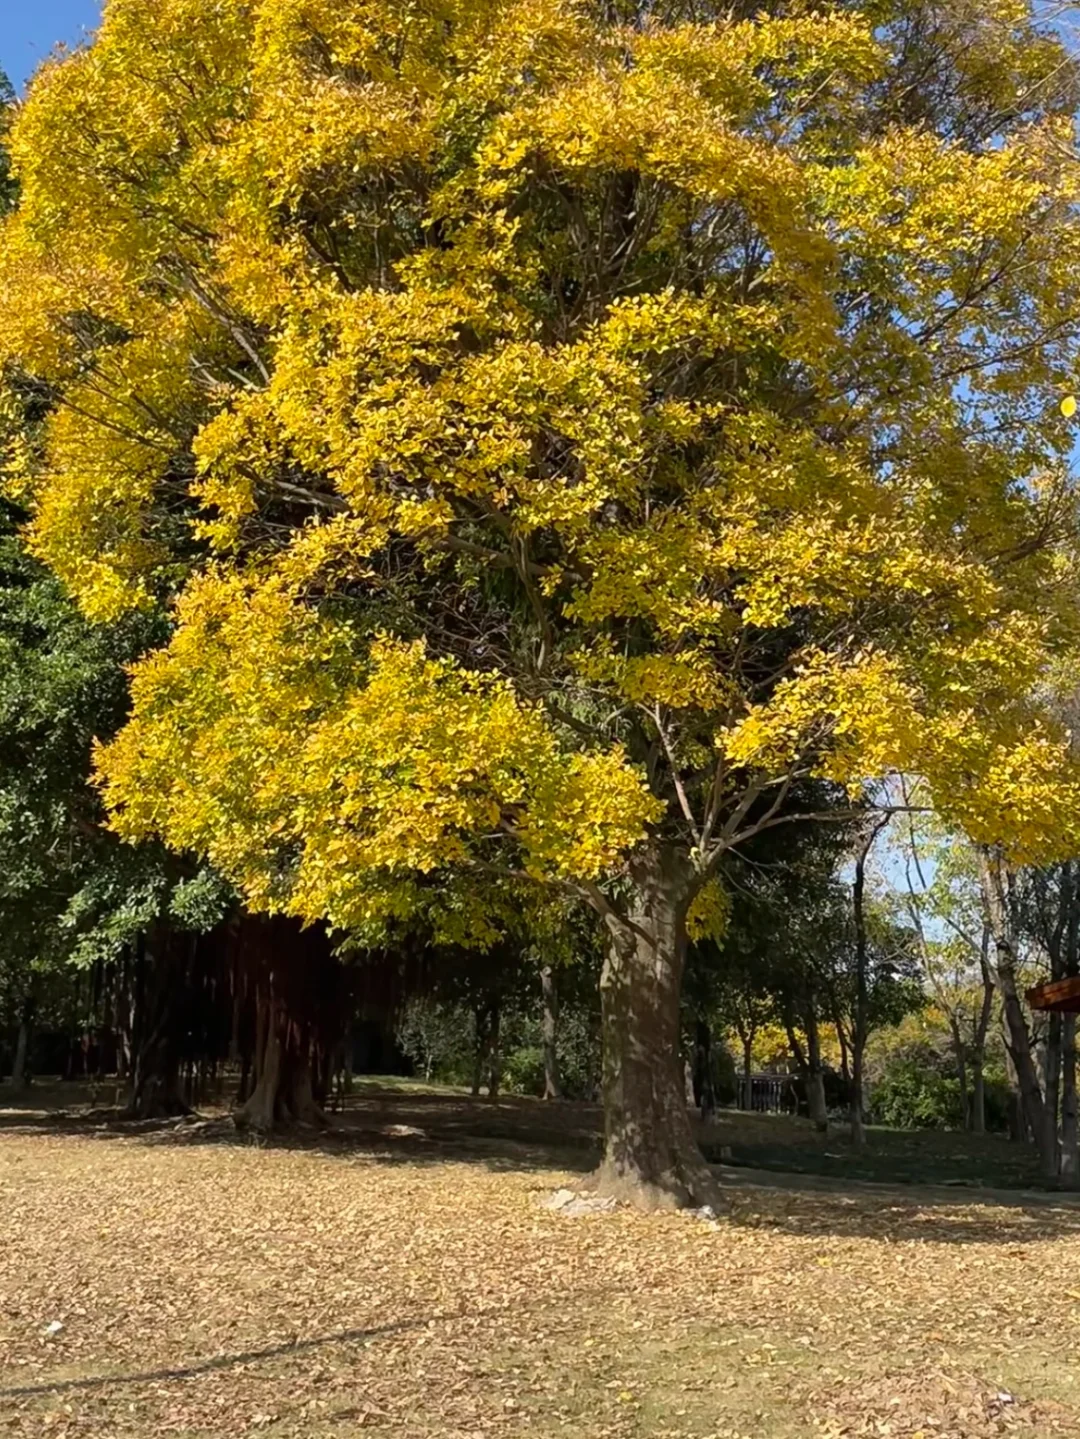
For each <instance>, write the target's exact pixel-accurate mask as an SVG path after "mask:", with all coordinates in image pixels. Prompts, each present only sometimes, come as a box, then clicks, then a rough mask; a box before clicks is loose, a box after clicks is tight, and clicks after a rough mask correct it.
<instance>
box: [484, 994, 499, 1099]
mask: <svg viewBox="0 0 1080 1439" xmlns="http://www.w3.org/2000/svg"><path fill="white" fill-rule="evenodd" d="M488 1013H489V1014H490V1016H491V1020H490V1024H489V1026H488V1055H487V1060H488V1086H487V1091H488V1098H489V1099H498V1097H499V1086H500V1084H501V1083H502V1039H501V1029H502V1024H501V1020H502V1006H501V1004H500V1003H499V998H498V996H497V995H496V996H495V998H494V999H493V1000H492V1001H491V1007H490V1009H489V1011H488Z"/></svg>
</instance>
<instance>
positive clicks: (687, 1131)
mask: <svg viewBox="0 0 1080 1439" xmlns="http://www.w3.org/2000/svg"><path fill="white" fill-rule="evenodd" d="M631 879H632V884H633V890H632V894H631V899H630V903H629V906H628V911H627V912H626V914H625V915H615V914H613V913H610V912H609V913H608V915H607V916H606V920H607V927H608V946H607V955H606V958H605V961H604V967H603V972H602V975H601V980H600V994H601V1013H602V1027H603V1041H604V1061H603V1063H604V1077H603V1086H604V1129H605V1136H604V1158H603V1161H602V1163H601V1166H600V1170H599V1172H598V1174H597V1186H598V1188H599V1189H600V1191H601V1192H602V1193H605V1194H610V1195H614V1196H616V1197H617V1198H619V1199H623V1200H626V1201H628V1202H630V1203H633V1204H635V1205H636V1206H638V1207H639V1208H645V1209H654V1208H678V1207H683V1206H687V1205H698V1204H715V1203H717V1202H718V1198H719V1194H718V1188H717V1184H716V1180H715V1178H714V1176H713V1174H712V1172H711V1171H710V1169H709V1167H708V1165H707V1164H706V1163H705V1160H704V1159H703V1157H702V1155H701V1151H700V1150H699V1149H698V1146H697V1143H696V1141H695V1139H694V1135H693V1131H692V1129H691V1126H690V1115H689V1110H688V1108H687V1103H686V1094H685V1087H684V1078H683V1073H682V1066H681V1062H680V1057H679V997H680V990H681V986H682V977H683V966H684V962H685V954H686V910H687V907H688V904H689V899H690V893H691V890H690V886H689V873H688V870H687V868H686V866H685V865H684V864H683V863H682V862H681V861H680V858H679V857H678V856H677V855H675V854H673V853H672V852H670V851H664V850H661V849H660V848H658V847H656V848H650V849H649V850H647V851H646V852H645V853H643V854H642V855H640V856H638V857H637V858H636V859H635V861H634V862H633V864H632V866H631Z"/></svg>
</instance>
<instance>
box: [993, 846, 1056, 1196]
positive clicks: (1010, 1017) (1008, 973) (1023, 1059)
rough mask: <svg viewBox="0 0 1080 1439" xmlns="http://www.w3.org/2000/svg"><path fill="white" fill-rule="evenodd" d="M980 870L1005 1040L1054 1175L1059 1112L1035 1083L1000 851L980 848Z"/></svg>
mask: <svg viewBox="0 0 1080 1439" xmlns="http://www.w3.org/2000/svg"><path fill="white" fill-rule="evenodd" d="M979 872H980V879H981V881H982V891H983V902H984V904H985V907H986V916H987V923H988V924H989V927H990V933H991V935H992V937H993V942H994V953H995V963H994V974H995V978H996V980H997V987H998V991H999V993H1000V995H1001V1003H1002V1009H1003V1011H1004V1015H1005V1028H1006V1037H1007V1046H1008V1050H1009V1053H1010V1055H1011V1056H1012V1062H1013V1065H1014V1067H1015V1070H1016V1078H1017V1082H1018V1084H1019V1088H1020V1096H1021V1100H1022V1103H1023V1108H1024V1115H1025V1118H1026V1120H1027V1123H1028V1127H1029V1128H1030V1130H1031V1133H1032V1136H1033V1138H1034V1140H1035V1146H1036V1148H1037V1150H1038V1153H1039V1168H1040V1170H1041V1172H1042V1174H1043V1176H1044V1177H1045V1178H1053V1177H1055V1176H1056V1175H1057V1168H1058V1165H1057V1116H1056V1115H1051V1114H1050V1113H1049V1112H1048V1110H1047V1107H1046V1103H1045V1101H1044V1099H1043V1094H1042V1090H1041V1089H1040V1088H1039V1076H1038V1072H1037V1071H1036V1068H1035V1060H1034V1057H1033V1055H1032V1053H1031V1039H1030V1036H1029V1035H1028V1029H1027V1021H1026V1019H1025V1018H1024V1010H1023V1005H1022V1004H1021V1001H1020V991H1019V988H1018V986H1017V982H1016V943H1015V940H1014V938H1013V925H1012V915H1011V913H1010V908H1009V894H1008V872H1007V870H1006V867H1005V862H1004V859H1003V857H1002V855H1001V853H1000V852H999V851H997V850H993V849H990V848H987V847H983V848H981V849H980V850H979Z"/></svg>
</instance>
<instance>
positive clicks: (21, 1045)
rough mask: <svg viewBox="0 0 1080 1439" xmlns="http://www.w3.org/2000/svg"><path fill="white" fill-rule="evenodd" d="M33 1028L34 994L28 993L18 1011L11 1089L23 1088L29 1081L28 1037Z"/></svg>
mask: <svg viewBox="0 0 1080 1439" xmlns="http://www.w3.org/2000/svg"><path fill="white" fill-rule="evenodd" d="M33 1029H34V996H33V995H32V994H28V995H27V996H26V998H25V999H24V1000H23V1003H22V1008H21V1009H20V1011H19V1032H18V1034H17V1035H16V1036H15V1059H14V1062H13V1064H12V1066H11V1084H12V1088H13V1089H25V1088H26V1087H27V1086H28V1085H29V1083H30V1070H29V1064H28V1061H29V1058H30V1037H31V1035H32V1033H33Z"/></svg>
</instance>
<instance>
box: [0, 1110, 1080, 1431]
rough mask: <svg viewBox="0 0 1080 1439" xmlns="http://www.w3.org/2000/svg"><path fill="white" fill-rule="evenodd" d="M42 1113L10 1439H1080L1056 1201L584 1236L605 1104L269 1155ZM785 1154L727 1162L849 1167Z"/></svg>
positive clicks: (13, 1230) (854, 1206) (26, 1221)
mask: <svg viewBox="0 0 1080 1439" xmlns="http://www.w3.org/2000/svg"><path fill="white" fill-rule="evenodd" d="M68 1093H69V1094H70V1091H68ZM46 1097H48V1096H46V1095H44V1094H43V1093H42V1091H38V1093H37V1095H36V1096H35V1098H34V1099H33V1101H32V1106H33V1107H31V1106H30V1105H27V1106H25V1107H24V1108H23V1109H22V1110H21V1111H16V1110H14V1109H11V1108H9V1109H8V1110H7V1111H6V1112H3V1113H0V1435H4V1436H7V1435H12V1436H16V1435H17V1436H19V1439H24V1436H25V1439H29V1436H34V1439H37V1436H39V1435H50V1436H75V1435H80V1436H90V1439H112V1436H117V1439H119V1436H124V1439H128V1436H140V1439H141V1436H146V1439H150V1436H157V1435H172V1436H187V1439H196V1436H197V1439H211V1436H214V1439H216V1436H232V1435H243V1434H260V1435H266V1436H271V1439H286V1436H288V1439H351V1436H361V1435H363V1436H365V1439H367V1436H373V1439H390V1436H395V1439H428V1436H432V1439H433V1436H440V1439H441V1436H450V1439H480V1436H485V1439H486V1436H505V1439H513V1436H521V1439H525V1436H528V1439H540V1436H548V1435H561V1434H567V1435H571V1434H573V1435H579V1436H586V1439H601V1436H605V1439H606V1436H611V1439H616V1436H617V1439H637V1436H641V1439H645V1436H662V1439H663V1436H666V1439H706V1436H713V1439H721V1436H722V1439H737V1436H738V1439H772V1436H775V1439H804V1436H821V1439H841V1436H872V1435H873V1436H877V1435H890V1436H894V1439H897V1436H899V1439H916V1436H920V1439H942V1436H952V1439H983V1436H991V1435H999V1434H1013V1433H1015V1434H1023V1435H1027V1436H1039V1439H1042V1436H1051V1435H1057V1434H1061V1435H1075V1434H1077V1433H1080V1356H1078V1355H1077V1353H1076V1351H1075V1348H1074V1346H1073V1345H1072V1343H1071V1339H1072V1336H1073V1335H1074V1334H1075V1332H1076V1326H1077V1324H1078V1322H1080V1209H1078V1208H1074V1207H1072V1206H1071V1205H1070V1204H1069V1203H1068V1202H1066V1201H1064V1200H1050V1201H1049V1202H1047V1201H1046V1200H1044V1201H1043V1202H1042V1203H1041V1204H1034V1203H1032V1204H1028V1203H1027V1202H1026V1201H1024V1202H1022V1201H1021V1200H1020V1197H1019V1196H1018V1197H1017V1200H1016V1202H1015V1203H1013V1202H1012V1201H1008V1202H1002V1201H1000V1200H998V1201H997V1202H989V1198H987V1200H985V1201H984V1202H981V1203H980V1202H979V1198H978V1196H977V1195H974V1194H971V1193H968V1192H966V1191H963V1190H957V1191H956V1192H955V1193H954V1194H948V1193H946V1194H944V1195H942V1193H941V1191H940V1190H934V1191H929V1192H927V1193H926V1194H921V1195H920V1192H919V1191H918V1190H917V1189H911V1188H906V1187H897V1188H895V1189H893V1190H871V1189H864V1188H862V1187H860V1186H853V1187H851V1188H850V1189H847V1188H846V1187H845V1185H844V1184H843V1183H835V1184H829V1185H823V1181H821V1180H816V1181H814V1182H813V1184H811V1183H810V1182H808V1181H806V1182H804V1181H803V1180H801V1179H800V1178H799V1176H798V1175H795V1176H794V1177H791V1178H789V1179H788V1180H786V1181H785V1183H784V1185H783V1187H770V1186H765V1185H760V1184H758V1183H756V1182H750V1181H751V1179H754V1178H756V1176H754V1175H752V1174H751V1173H750V1171H747V1170H739V1169H730V1170H727V1171H726V1172H725V1188H726V1191H727V1195H728V1202H727V1207H726V1209H725V1212H724V1213H723V1214H721V1216H720V1217H719V1219H718V1220H717V1221H716V1222H715V1223H709V1222H707V1221H705V1220H702V1219H701V1218H697V1217H690V1216H680V1215H668V1216H650V1217H643V1216H639V1215H636V1214H632V1213H628V1212H618V1213H615V1214H613V1215H589V1216H585V1217H581V1218H576V1219H571V1218H564V1217H561V1216H559V1215H558V1214H555V1213H552V1212H550V1211H548V1210H546V1209H545V1208H544V1207H543V1206H542V1203H541V1200H542V1199H543V1198H544V1196H545V1195H547V1194H548V1193H549V1192H550V1191H551V1190H552V1189H553V1188H555V1187H557V1186H559V1185H562V1184H569V1185H571V1186H573V1185H575V1184H576V1183H578V1182H580V1171H581V1169H582V1168H583V1167H584V1166H585V1165H586V1164H587V1163H589V1162H591V1145H592V1138H591V1136H592V1124H593V1122H594V1118H595V1116H594V1114H593V1113H592V1111H589V1110H588V1109H587V1108H586V1107H585V1106H580V1107H579V1106H567V1107H565V1108H563V1107H561V1106H559V1107H552V1106H548V1107H546V1108H545V1107H544V1106H541V1105H539V1104H531V1103H530V1102H529V1101H522V1100H517V1101H508V1102H506V1103H504V1104H499V1105H497V1106H492V1105H484V1104H482V1103H481V1104H477V1103H474V1102H473V1101H471V1100H469V1099H468V1097H467V1096H461V1095H432V1094H429V1093H424V1092H422V1091H418V1090H416V1089H408V1088H398V1089H397V1090H396V1091H388V1090H381V1089H375V1088H371V1087H364V1088H363V1089H362V1090H361V1091H360V1092H359V1093H358V1095H357V1096H356V1098H355V1100H354V1102H353V1104H352V1105H351V1106H350V1109H349V1112H348V1113H347V1115H346V1116H345V1117H344V1120H343V1121H342V1122H340V1123H339V1125H338V1127H337V1132H336V1133H335V1134H334V1135H333V1136H331V1137H330V1138H328V1139H325V1140H315V1139H311V1140H308V1141H306V1142H290V1143H288V1144H281V1145H252V1144H250V1143H246V1142H245V1143H241V1142H239V1141H238V1140H236V1139H235V1138H234V1137H233V1136H232V1135H231V1134H230V1132H229V1130H228V1126H227V1125H225V1124H222V1123H219V1122H212V1123H210V1124H208V1125H205V1126H199V1125H194V1126H182V1127H180V1128H175V1129H174V1128H159V1129H146V1130H143V1131H140V1132H138V1133H131V1132H124V1131H122V1130H120V1129H119V1128H117V1127H115V1126H111V1125H110V1124H109V1123H107V1122H104V1121H102V1119H101V1117H100V1116H98V1117H95V1118H93V1119H90V1120H79V1119H78V1118H74V1117H72V1116H70V1115H68V1116H67V1117H57V1116H55V1115H54V1116H52V1117H51V1118H50V1116H49V1115H48V1114H47V1113H46V1112H45V1109H47V1106H45V1105H44V1104H43V1101H44V1099H45V1098H46ZM4 1103H5V1099H4V1097H3V1095H2V1093H0V1110H2V1109H3V1105H4ZM769 1124H770V1121H765V1120H756V1121H755V1120H747V1119H745V1118H743V1119H742V1120H741V1121H736V1120H734V1119H731V1118H730V1117H722V1118H721V1120H720V1121H719V1122H718V1125H717V1127H716V1131H715V1142H716V1143H717V1144H718V1145H728V1144H731V1145H732V1147H734V1144H735V1143H736V1142H737V1143H738V1144H740V1145H742V1146H746V1152H747V1153H750V1152H753V1153H754V1154H755V1155H756V1154H758V1153H759V1151H758V1150H757V1149H755V1148H754V1146H755V1145H758V1146H766V1147H767V1146H768V1145H770V1144H771V1145H773V1146H774V1147H776V1148H778V1149H779V1150H784V1149H785V1148H791V1147H796V1148H798V1147H800V1146H801V1149H802V1150H804V1151H805V1152H806V1153H808V1154H818V1155H819V1157H820V1156H827V1155H828V1154H829V1153H840V1152H841V1148H836V1147H835V1146H838V1145H839V1146H841V1147H842V1141H840V1140H837V1139H836V1138H835V1137H832V1138H830V1139H829V1140H827V1141H826V1142H825V1147H822V1146H821V1145H819V1142H818V1140H817V1138H816V1137H814V1136H812V1135H810V1134H808V1133H807V1132H806V1130H805V1128H804V1127H803V1126H801V1125H800V1124H798V1123H797V1122H794V1121H787V1120H786V1121H778V1122H777V1124H776V1125H774V1126H773V1127H772V1128H769V1127H768V1126H769ZM763 1126H764V1128H763ZM736 1136H741V1137H738V1138H737V1137H736ZM888 1142H889V1141H886V1143H885V1146H884V1147H885V1148H886V1149H887V1147H888ZM936 1144H937V1145H940V1146H941V1147H940V1149H939V1148H937V1147H935V1141H931V1149H932V1150H933V1153H934V1155H935V1156H936V1157H935V1159H934V1165H939V1164H940V1165H944V1166H945V1169H947V1168H948V1163H947V1161H948V1162H951V1160H950V1159H949V1155H950V1151H949V1149H948V1147H947V1145H945V1144H944V1143H943V1141H941V1140H938V1141H936ZM881 1147H882V1146H881V1145H880V1144H876V1145H875V1152H876V1151H877V1150H878V1149H879V1148H881ZM897 1152H898V1153H899V1151H897ZM928 1152H929V1151H928ZM908 1159H909V1161H910V1162H912V1163H913V1162H914V1152H911V1153H909V1154H908ZM945 1169H938V1170H937V1171H936V1172H935V1174H934V1176H933V1177H934V1178H936V1179H937V1180H939V1181H940V1179H941V1177H942V1175H943V1174H944V1173H945ZM988 1172H989V1171H988ZM56 1324H60V1325H62V1327H61V1328H59V1329H55V1325H56ZM50 1325H53V1326H54V1332H53V1333H51V1334H50V1333H49V1332H48V1330H49V1326H50Z"/></svg>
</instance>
